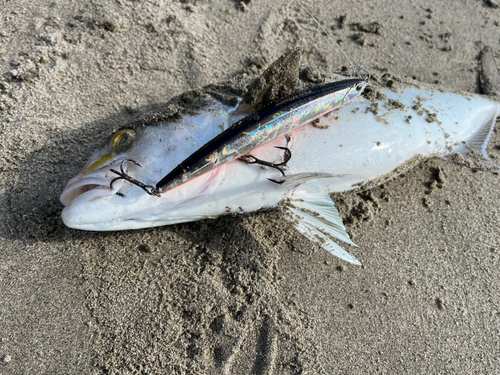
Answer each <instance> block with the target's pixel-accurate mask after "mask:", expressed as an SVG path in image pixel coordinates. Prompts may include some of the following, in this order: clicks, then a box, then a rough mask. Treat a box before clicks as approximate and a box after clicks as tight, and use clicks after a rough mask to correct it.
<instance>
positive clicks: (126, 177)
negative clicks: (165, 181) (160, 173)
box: [109, 159, 160, 197]
mask: <svg viewBox="0 0 500 375" xmlns="http://www.w3.org/2000/svg"><path fill="white" fill-rule="evenodd" d="M127 161H131V162H132V163H134V164H135V165H137V166H138V167H142V165H140V164H139V163H138V162H136V161H135V160H132V159H125V160H123V161H122V162H121V164H120V171H121V172H118V171H116V170H114V169H110V171H111V172H113V173H116V174H117V175H118V176H120V177H116V178H114V179H113V180H111V183H110V184H109V188H110V189H111V190H113V183H114V182H115V181H117V180H127V181H128V182H130V183H131V184H134V185H136V186H139V187H140V188H141V189H142V190H144V191H145V192H146V193H148V194H149V195H154V196H155V197H160V193H159V191H158V190H157V189H156V188H155V187H154V186H153V185H145V184H143V183H142V182H140V181H137V180H136V179H135V178H133V177H130V176H129V175H128V174H126V173H125V172H124V171H123V165H124V164H125V162H127Z"/></svg>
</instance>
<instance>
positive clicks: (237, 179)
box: [61, 87, 500, 264]
mask: <svg viewBox="0 0 500 375" xmlns="http://www.w3.org/2000/svg"><path fill="white" fill-rule="evenodd" d="M381 94H382V95H381V97H382V98H384V99H380V100H374V101H368V100H366V99H364V98H360V99H359V100H358V102H355V103H351V104H350V105H349V106H344V107H342V108H340V109H339V110H338V112H335V115H330V116H328V117H322V118H321V119H320V121H319V124H316V126H312V125H306V126H304V127H302V128H299V129H296V130H294V131H292V132H291V133H289V137H285V136H281V137H278V138H276V139H274V140H273V141H271V142H269V143H267V144H265V145H264V146H262V147H259V148H257V149H255V150H253V151H252V154H253V155H254V156H256V157H258V158H260V159H263V160H273V161H275V162H279V161H280V158H281V156H280V152H279V151H278V150H276V148H274V146H286V147H288V148H289V149H290V150H291V152H292V158H291V160H290V161H289V162H288V164H287V169H286V173H287V176H286V177H284V178H281V180H282V182H283V183H282V184H281V185H279V184H275V183H272V182H270V181H268V178H273V179H276V178H278V179H279V178H280V176H279V172H277V171H276V170H273V169H267V168H263V167H260V166H256V165H247V164H245V163H242V162H240V161H239V160H233V161H231V162H229V163H226V164H225V165H223V166H221V167H220V168H216V169H214V170H213V171H211V172H209V173H206V174H204V175H202V176H201V177H199V178H196V179H194V180H191V181H189V182H187V183H185V184H184V185H182V186H180V187H178V188H175V189H172V190H169V191H167V192H165V193H164V194H162V196H161V198H157V197H154V196H149V195H147V194H145V193H144V192H143V191H142V190H141V189H138V188H137V187H136V186H134V185H131V184H130V183H128V182H126V181H123V180H120V181H117V182H116V183H115V184H114V185H113V190H111V189H110V188H109V182H110V181H111V179H112V178H114V177H116V176H115V175H114V174H113V173H112V172H110V168H115V169H116V168H118V166H119V163H120V162H121V161H122V160H123V159H126V158H128V159H133V160H136V161H138V162H139V163H140V164H141V165H142V168H140V167H137V166H135V165H133V164H130V163H129V164H127V165H126V168H127V173H129V174H130V175H132V176H134V177H135V178H137V179H138V180H141V181H144V182H145V183H149V184H154V183H156V181H158V180H159V179H160V178H161V177H162V176H164V175H165V174H167V173H168V172H169V171H171V170H173V169H174V168H175V167H176V165H178V164H179V163H180V162H182V160H184V159H185V158H186V157H188V156H189V155H191V154H192V153H193V152H194V151H195V150H197V149H198V148H200V147H201V146H203V144H204V143H206V142H207V141H208V140H210V139H212V138H213V137H214V136H216V135H217V134H219V133H220V132H221V130H222V129H227V128H228V127H229V126H230V125H231V124H232V122H233V121H234V119H233V118H232V117H231V111H228V110H227V109H226V108H225V107H224V106H222V105H221V104H220V103H219V102H217V101H216V100H213V101H212V102H211V104H210V106H209V108H207V111H206V112H205V113H203V114H201V115H198V116H186V117H184V118H183V119H182V120H181V121H180V122H171V123H165V124H162V125H161V126H151V127H146V128H145V129H144V130H143V131H142V133H141V134H140V136H138V139H137V140H136V141H134V143H133V145H132V146H130V147H129V148H127V149H126V150H124V151H123V152H121V153H116V154H115V155H114V156H113V157H112V158H110V159H109V161H106V163H104V164H102V163H101V164H102V165H100V166H99V168H98V169H94V170H89V169H88V167H87V169H86V170H84V171H83V172H82V173H80V174H79V175H78V176H76V177H74V178H73V179H72V180H71V181H70V182H69V183H68V185H67V187H66V188H65V190H64V191H63V193H62V195H61V202H62V203H63V204H64V205H66V207H65V209H64V211H63V213H62V218H63V221H64V222H65V224H66V225H68V226H69V227H72V228H77V229H83V230H98V231H107V230H123V229H138V228H145V227H153V226H161V225H168V224H174V223H180V222H187V221H194V220H200V219H205V218H214V217H217V216H219V215H223V214H226V213H228V212H230V213H244V212H251V211H255V210H259V209H262V208H270V207H277V206H279V207H280V209H281V212H282V213H283V215H284V218H285V219H286V220H288V221H289V222H290V223H291V224H292V225H293V226H294V227H295V228H297V229H298V230H299V231H300V232H301V233H303V234H304V235H306V236H307V237H309V238H311V239H312V240H315V241H318V242H320V244H321V245H322V246H323V248H325V249H326V250H328V251H330V252H331V253H333V254H334V255H337V256H339V257H341V258H343V259H345V260H347V261H350V262H352V263H356V264H359V262H358V261H357V260H356V259H355V258H354V257H353V256H351V255H350V254H348V253H347V252H345V251H344V250H343V249H342V248H341V247H340V246H339V245H338V244H337V243H336V242H335V241H333V239H339V240H341V241H343V242H346V243H349V244H352V242H351V240H350V239H349V236H348V235H347V233H345V230H344V227H343V225H342V221H341V220H340V218H339V216H338V212H337V210H336V208H335V206H334V204H333V202H332V201H331V199H330V197H329V195H328V194H329V193H331V192H336V191H345V190H349V189H353V188H356V187H357V186H359V185H360V184H364V183H366V182H368V181H371V180H374V179H376V178H378V177H380V176H384V175H386V174H388V173H390V172H391V171H393V170H394V169H395V168H397V167H398V166H400V165H402V164H403V163H405V162H406V161H407V160H409V159H412V158H413V157H415V156H422V157H431V156H442V155H446V154H450V153H451V152H453V151H454V150H455V151H457V152H460V153H462V154H464V155H465V154H466V153H467V152H469V151H470V150H474V151H478V152H483V153H484V147H485V144H486V143H487V141H488V139H489V135H491V131H492V129H493V126H494V123H495V120H496V118H497V116H498V115H499V113H500V105H499V104H498V103H495V102H492V101H490V100H487V99H485V98H482V97H478V96H461V95H457V94H453V93H443V92H440V91H430V90H425V89H419V88H415V87H408V88H406V89H402V90H399V91H397V92H394V91H391V90H389V89H383V90H381ZM395 103H396V104H397V105H394V104H395ZM374 108H378V110H377V111H375V110H373V109H374ZM374 112H375V113H374ZM103 155H106V151H102V150H101V151H97V152H96V154H95V155H94V157H93V158H91V160H90V161H89V163H88V164H87V165H88V166H92V165H95V164H96V162H97V161H98V160H99V159H100V160H102V159H103V158H105V156H104V157H103ZM117 193H119V195H118V194H117Z"/></svg>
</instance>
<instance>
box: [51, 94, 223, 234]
mask: <svg viewBox="0 0 500 375" xmlns="http://www.w3.org/2000/svg"><path fill="white" fill-rule="evenodd" d="M210 109H211V111H210ZM208 110H209V111H208V113H210V116H207V114H206V113H207V112H205V114H204V115H200V116H185V117H184V118H182V120H179V121H178V122H169V123H166V124H162V125H154V126H145V127H140V128H125V129H122V130H120V131H118V132H116V133H114V134H113V135H112V136H111V137H109V138H108V139H107V140H106V141H105V142H104V143H103V144H102V145H101V147H99V148H98V149H97V150H96V151H95V152H94V153H93V155H92V156H91V157H90V159H89V160H88V162H87V163H86V165H85V166H84V168H83V170H82V171H81V172H80V173H78V174H77V175H76V176H75V177H73V178H72V179H71V180H70V181H69V182H68V183H67V185H66V187H65V189H64V190H63V192H62V194H61V197H60V201H61V203H62V204H63V205H65V208H64V210H63V212H62V219H63V221H64V223H65V224H66V225H67V226H68V227H71V228H75V229H84V230H121V229H136V228H143V227H151V226H159V225H166V224H173V223H178V222H183V221H191V220H197V219H200V218H203V217H205V216H201V217H200V215H203V212H202V211H203V210H201V211H200V210H199V211H197V215H198V216H197V217H195V218H191V217H190V213H188V211H190V210H191V209H192V208H193V204H194V203H195V202H199V201H200V200H203V199H206V197H207V195H208V193H209V192H210V191H211V190H212V189H213V188H214V187H215V186H216V185H217V180H218V178H220V175H221V172H222V171H223V169H224V167H221V168H217V169H216V170H214V171H213V173H207V174H206V175H202V176H200V177H199V178H196V179H194V180H192V181H189V182H187V183H185V184H184V185H182V187H179V188H177V189H173V190H171V191H169V192H166V193H164V194H161V197H157V196H154V195H149V194H148V193H147V192H146V191H144V190H143V189H142V188H141V187H139V186H137V185H136V184H134V183H131V182H130V181H127V180H126V179H124V178H121V177H122V176H123V175H126V176H129V177H131V178H132V179H134V180H136V181H138V182H140V183H142V184H144V185H146V186H149V189H150V188H152V187H154V186H155V185H156V183H157V182H158V181H160V180H161V178H163V177H164V176H165V175H166V174H167V173H169V172H170V171H171V170H172V169H174V168H175V167H176V166H177V165H178V164H180V163H181V162H182V161H183V160H184V159H185V158H186V157H188V156H189V155H190V154H191V153H193V152H194V151H196V149H198V148H199V147H201V146H203V145H204V144H205V143H206V142H208V141H209V140H210V139H211V138H213V137H214V136H215V135H217V134H218V133H220V132H221V130H224V128H227V127H228V126H229V121H230V120H229V116H228V115H227V112H225V110H224V108H223V107H222V106H221V105H220V104H219V105H217V104H216V103H214V105H213V106H212V107H211V108H208ZM120 174H122V176H120ZM206 214H207V215H210V214H211V213H210V212H208V211H207V212H206ZM214 214H215V213H214Z"/></svg>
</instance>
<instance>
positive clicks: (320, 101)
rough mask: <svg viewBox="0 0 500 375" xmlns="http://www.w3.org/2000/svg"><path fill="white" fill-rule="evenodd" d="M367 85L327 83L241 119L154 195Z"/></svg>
mask: <svg viewBox="0 0 500 375" xmlns="http://www.w3.org/2000/svg"><path fill="white" fill-rule="evenodd" d="M367 83H368V79H361V78H357V79H347V80H343V81H338V82H332V83H328V84H325V85H322V86H320V87H318V88H315V89H312V90H308V91H305V92H303V93H301V94H300V95H298V96H295V97H294V98H292V99H289V100H286V101H284V102H282V103H280V104H278V105H270V106H267V107H265V108H264V109H262V110H260V111H258V112H255V113H253V114H251V115H249V116H247V117H245V118H243V119H242V120H240V121H238V122H236V123H235V124H234V125H233V126H231V127H230V128H228V129H227V130H226V131H224V132H223V133H221V134H220V135H218V136H217V137H215V138H214V139H212V140H211V141H210V142H208V143H207V144H206V145H204V146H203V147H201V148H200V149H199V150H197V151H196V152H194V153H193V154H192V155H191V156H189V157H188V158H187V159H186V160H184V161H183V162H182V163H180V164H179V165H178V166H177V167H176V168H174V169H173V170H172V172H170V173H169V174H168V175H166V176H165V177H164V178H163V179H161V180H160V182H158V183H157V184H156V188H155V189H156V193H164V192H166V191H169V190H171V189H173V188H175V187H177V186H179V185H182V184H184V183H186V182H188V181H190V180H192V179H194V178H196V177H199V176H201V175H203V174H205V173H207V172H210V171H212V170H213V169H215V168H217V167H219V166H221V165H222V164H224V163H227V162H229V161H232V160H234V159H237V158H239V157H241V156H244V155H245V154H248V153H249V152H251V151H252V150H254V149H255V148H257V147H260V146H262V145H264V144H266V143H267V142H270V141H272V140H273V139H275V138H277V137H280V136H282V135H284V134H286V133H289V132H290V131H292V130H294V129H296V128H298V127H300V126H303V125H305V124H307V123H309V122H311V121H313V120H315V119H317V118H318V117H321V116H324V115H326V114H327V113H329V112H331V111H333V110H335V109H338V108H340V107H342V106H343V105H345V104H347V103H349V102H352V101H354V100H355V99H356V98H357V97H359V95H361V93H362V92H363V90H364V88H365V87H366V84H367Z"/></svg>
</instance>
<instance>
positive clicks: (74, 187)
mask: <svg viewBox="0 0 500 375" xmlns="http://www.w3.org/2000/svg"><path fill="white" fill-rule="evenodd" d="M112 167H114V166H112ZM115 177H117V176H116V175H115V174H114V173H113V172H111V171H110V170H109V169H107V170H105V171H100V172H98V173H93V174H91V175H86V174H79V175H77V176H75V177H73V178H72V179H71V180H69V181H68V183H67V184H66V187H65V188H64V190H63V192H62V193H61V196H60V198H59V200H60V201H61V203H62V204H63V205H64V206H68V205H70V204H71V203H72V202H73V201H75V200H76V199H77V198H78V197H80V196H82V195H86V196H88V198H90V199H94V198H98V197H104V196H111V195H114V194H116V192H117V191H118V190H119V189H120V188H121V186H122V184H123V180H118V181H116V182H115V183H114V184H113V189H111V188H110V183H111V181H112V179H113V178H115Z"/></svg>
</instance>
